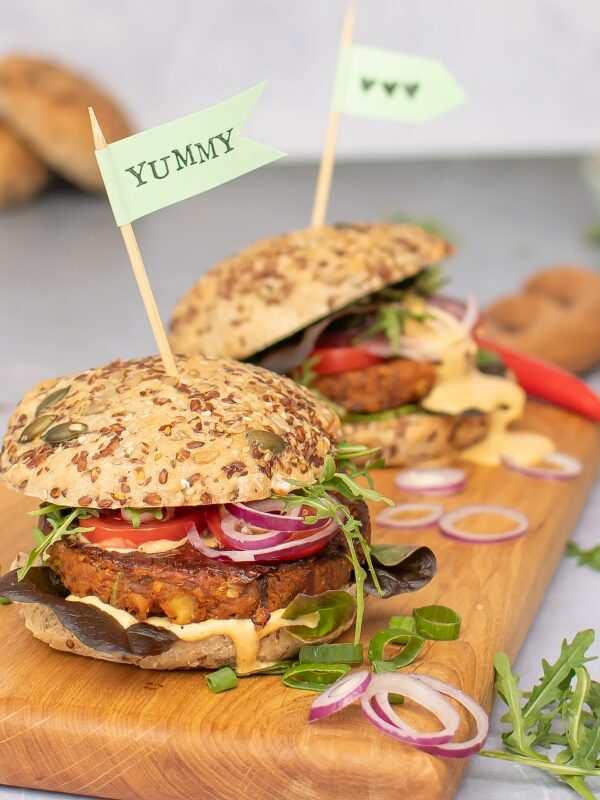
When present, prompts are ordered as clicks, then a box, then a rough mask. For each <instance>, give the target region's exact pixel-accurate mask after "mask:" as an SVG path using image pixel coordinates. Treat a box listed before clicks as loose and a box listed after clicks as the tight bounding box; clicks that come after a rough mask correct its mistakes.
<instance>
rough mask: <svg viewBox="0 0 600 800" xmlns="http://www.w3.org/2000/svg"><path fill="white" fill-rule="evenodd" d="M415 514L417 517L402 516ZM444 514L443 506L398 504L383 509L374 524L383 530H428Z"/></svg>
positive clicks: (437, 504) (436, 504) (435, 504)
mask: <svg viewBox="0 0 600 800" xmlns="http://www.w3.org/2000/svg"><path fill="white" fill-rule="evenodd" d="M414 512H417V513H418V514H419V516H417V517H405V516H402V515H403V514H412V513H414ZM443 513H444V506H442V505H440V504H439V503H399V504H398V505H396V506H390V507H389V508H384V509H383V511H380V512H379V514H377V516H376V517H375V522H377V523H378V524H379V525H381V526H382V527H383V528H397V529H398V530H402V529H403V528H428V527H429V526H430V525H433V524H435V523H436V522H437V521H438V520H439V518H440V517H441V516H442V514H443Z"/></svg>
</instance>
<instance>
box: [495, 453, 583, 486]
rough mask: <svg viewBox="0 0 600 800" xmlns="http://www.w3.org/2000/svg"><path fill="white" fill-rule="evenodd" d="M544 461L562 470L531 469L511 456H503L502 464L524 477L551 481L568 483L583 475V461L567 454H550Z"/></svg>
mask: <svg viewBox="0 0 600 800" xmlns="http://www.w3.org/2000/svg"><path fill="white" fill-rule="evenodd" d="M544 461H547V462H548V463H549V464H555V465H556V466H557V467H562V469H547V468H545V467H531V466H528V465H526V464H519V462H518V461H516V460H515V459H514V458H511V456H502V462H503V463H504V464H505V465H506V466H507V467H508V468H509V469H512V470H514V471H515V472H520V473H521V474H522V475H528V476H529V477H531V478H543V479H545V480H550V481H567V480H570V479H571V478H575V477H577V475H579V474H580V473H581V470H582V469H583V466H582V464H581V461H579V460H578V459H576V458H574V457H573V456H570V455H567V453H550V455H549V456H546V458H545V459H544Z"/></svg>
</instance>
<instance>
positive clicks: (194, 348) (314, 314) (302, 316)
mask: <svg viewBox="0 0 600 800" xmlns="http://www.w3.org/2000/svg"><path fill="white" fill-rule="evenodd" d="M449 252H450V246H449V245H448V244H447V243H446V242H445V241H444V240H443V239H442V238H440V237H439V236H436V235H434V234H431V233H427V232H426V231H424V230H423V229H422V228H419V227H417V226H414V225H394V224H391V223H355V224H352V225H348V226H344V227H340V228H334V227H331V226H328V225H327V226H323V227H320V228H307V229H305V230H298V231H292V232H291V233H287V234H284V235H282V236H275V237H273V238H271V239H263V240H262V241H259V242H257V243H256V244H253V245H250V246H249V247H246V248H245V249H244V250H241V251H240V252H239V253H237V254H236V255H235V256H233V257H232V258H229V259H227V260H225V261H222V262H221V263H220V264H217V265H216V266H215V267H213V268H212V269H211V270H210V271H209V272H208V273H207V274H206V275H204V276H203V277H202V278H201V279H200V280H199V281H198V282H197V283H196V285H195V286H194V287H193V288H192V289H190V291H189V292H188V293H187V294H186V295H184V297H182V299H181V300H180V301H179V303H178V305H177V307H176V308H175V312H174V314H173V319H172V321H171V342H172V344H173V347H174V349H175V350H176V351H177V352H179V353H203V354H204V355H208V356H222V357H226V358H239V359H245V358H248V357H249V356H251V355H252V354H253V353H257V352H259V351H260V350H263V349H264V348H265V347H267V346H269V345H271V344H274V343H275V342H277V341H279V340H280V339H284V338H286V337H287V336H290V335H291V334H292V333H295V332H296V331H298V330H300V329H301V328H304V327H306V326H307V325H309V324H310V323H312V322H315V321H316V320H318V319H320V318H322V317H325V316H327V315H328V314H330V313H331V312H332V311H335V310H336V309H339V308H343V307H344V306H346V305H348V303H351V302H352V301H354V300H356V299H358V298H360V297H364V296H365V295H368V294H371V293H372V292H377V291H379V290H380V289H382V288H383V287H385V286H388V285H390V284H393V283H397V282H398V281H401V280H403V279H404V278H409V277H411V276H412V275H415V274H416V273H418V272H419V271H420V270H421V269H422V268H423V267H425V266H427V265H429V264H433V263H435V262H436V261H437V260H438V259H440V258H442V257H444V256H446V255H448V254H449Z"/></svg>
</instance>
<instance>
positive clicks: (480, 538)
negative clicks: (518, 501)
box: [438, 503, 529, 544]
mask: <svg viewBox="0 0 600 800" xmlns="http://www.w3.org/2000/svg"><path fill="white" fill-rule="evenodd" d="M471 514H495V515H497V516H501V517H508V518H509V519H512V520H514V521H515V522H516V523H517V526H516V528H513V530H510V531H506V532H505V533H493V534H489V535H485V534H484V535H480V534H477V533H469V532H468V531H462V530H460V529H459V528H457V527H456V523H457V522H460V520H461V519H464V518H465V517H469V516H471ZM438 525H439V528H440V530H441V532H442V533H443V534H444V536H447V537H448V538H450V539H456V540H458V541H459V542H469V543H471V544H488V543H491V542H506V541H507V540H509V539H516V538H517V537H519V536H522V535H523V534H524V533H526V532H527V530H528V529H529V519H528V518H527V517H526V515H525V514H523V512H522V511H518V510H517V509H516V508H508V507H505V506H497V505H492V504H490V503H475V504H473V505H470V506H462V508H455V509H454V510H453V511H448V513H446V514H444V516H443V517H442V518H441V519H440V521H439V522H438Z"/></svg>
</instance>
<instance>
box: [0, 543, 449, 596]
mask: <svg viewBox="0 0 600 800" xmlns="http://www.w3.org/2000/svg"><path fill="white" fill-rule="evenodd" d="M371 558H372V560H373V567H374V569H375V573H376V574H377V577H378V578H379V583H380V585H381V588H382V591H383V594H381V595H380V594H379V592H378V591H377V589H376V588H375V586H374V584H373V582H372V580H371V577H370V576H369V575H368V573H367V579H366V580H365V591H367V592H369V594H373V595H375V596H376V597H383V598H384V599H386V598H388V597H395V596H396V595H398V594H405V593H406V592H416V591H417V589H422V588H423V586H426V585H427V584H428V583H429V581H430V580H431V579H432V578H433V576H434V575H435V573H436V571H437V561H436V558H435V555H434V554H433V551H432V550H430V549H429V548H428V547H414V546H413V545H398V544H373V545H371ZM1 592H2V586H1V585H0V593H1Z"/></svg>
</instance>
